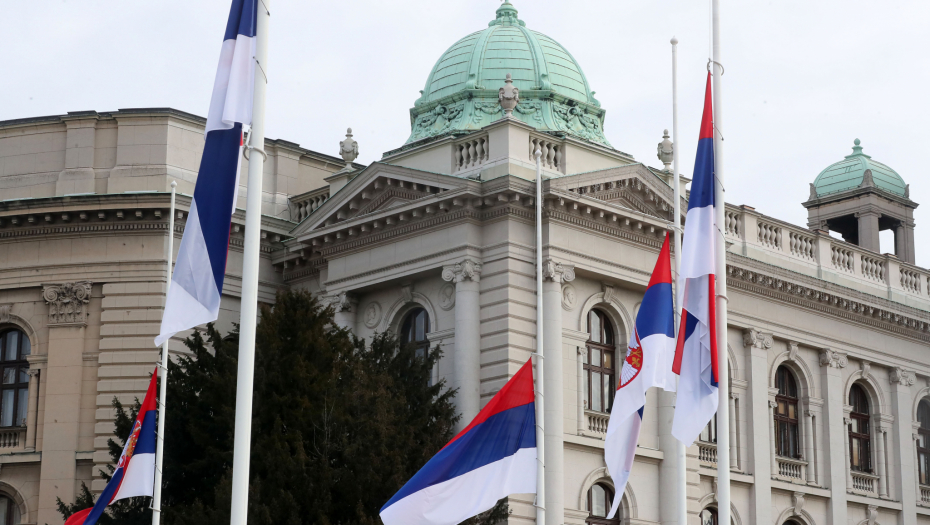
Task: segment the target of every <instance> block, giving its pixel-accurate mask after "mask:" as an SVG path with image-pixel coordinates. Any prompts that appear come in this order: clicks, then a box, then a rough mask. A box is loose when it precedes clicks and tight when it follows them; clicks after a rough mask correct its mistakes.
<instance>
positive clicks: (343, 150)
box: [339, 128, 358, 169]
mask: <svg viewBox="0 0 930 525" xmlns="http://www.w3.org/2000/svg"><path fill="white" fill-rule="evenodd" d="M339 155H340V156H342V160H344V161H346V168H349V169H352V162H353V161H354V160H355V159H357V158H358V142H355V139H353V138H352V128H349V129H347V130H346V139H345V140H340V141H339Z"/></svg>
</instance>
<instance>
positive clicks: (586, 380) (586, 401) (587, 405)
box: [583, 371, 591, 408]
mask: <svg viewBox="0 0 930 525" xmlns="http://www.w3.org/2000/svg"><path fill="white" fill-rule="evenodd" d="M590 375H591V372H588V371H585V373H584V374H583V376H584V407H585V408H590V407H591V400H590V399H588V397H589V392H590V391H589V390H588V383H590V381H591V379H590V377H589V376H590Z"/></svg>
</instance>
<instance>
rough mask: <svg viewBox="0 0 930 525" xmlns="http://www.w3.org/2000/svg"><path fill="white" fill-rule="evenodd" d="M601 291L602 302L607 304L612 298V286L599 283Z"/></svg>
mask: <svg viewBox="0 0 930 525" xmlns="http://www.w3.org/2000/svg"><path fill="white" fill-rule="evenodd" d="M601 289H602V290H603V291H604V302H605V303H609V302H610V301H612V300H613V298H614V285H612V284H609V283H601Z"/></svg>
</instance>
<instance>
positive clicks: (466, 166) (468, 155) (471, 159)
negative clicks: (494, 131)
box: [452, 134, 490, 173]
mask: <svg viewBox="0 0 930 525" xmlns="http://www.w3.org/2000/svg"><path fill="white" fill-rule="evenodd" d="M488 144H489V142H488V135H487V134H484V135H478V136H472V135H469V136H468V138H467V139H465V140H462V141H459V142H456V143H455V144H454V145H453V146H452V151H453V152H454V154H455V172H456V173H458V172H460V171H465V170H470V169H472V168H475V167H477V166H480V165H481V164H484V163H485V162H487V160H488V158H489V157H490V151H489V149H488Z"/></svg>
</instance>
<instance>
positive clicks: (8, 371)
mask: <svg viewBox="0 0 930 525" xmlns="http://www.w3.org/2000/svg"><path fill="white" fill-rule="evenodd" d="M14 383H16V367H7V368H4V369H3V384H4V385H12V384H14Z"/></svg>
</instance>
